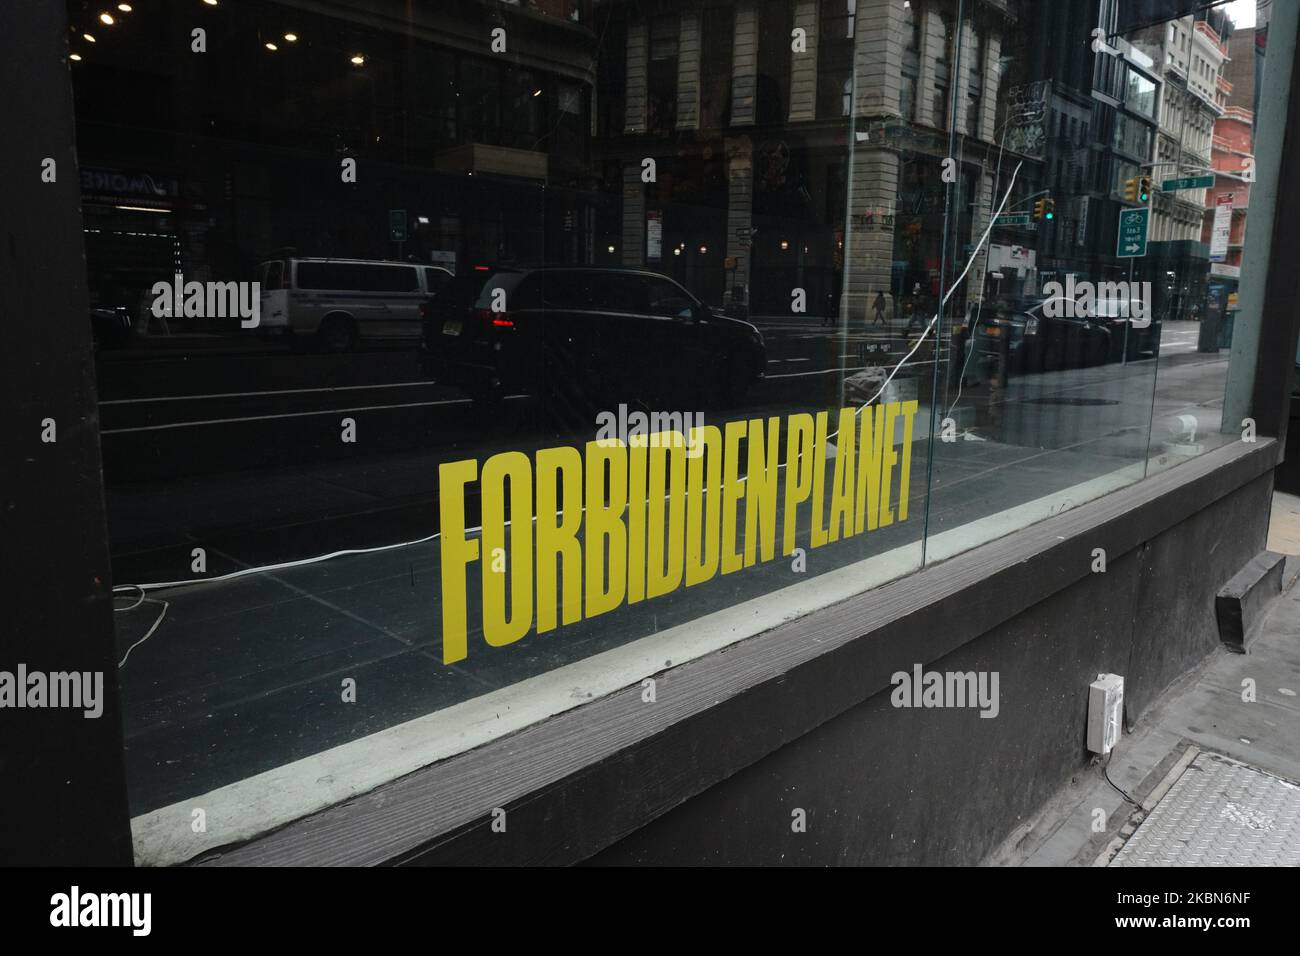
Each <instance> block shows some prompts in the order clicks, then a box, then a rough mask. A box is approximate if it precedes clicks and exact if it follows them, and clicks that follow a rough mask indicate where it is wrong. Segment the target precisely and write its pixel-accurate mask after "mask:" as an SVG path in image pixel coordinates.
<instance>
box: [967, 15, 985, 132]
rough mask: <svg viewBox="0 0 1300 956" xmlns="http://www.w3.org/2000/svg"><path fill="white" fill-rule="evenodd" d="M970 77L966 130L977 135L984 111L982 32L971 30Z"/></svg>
mask: <svg viewBox="0 0 1300 956" xmlns="http://www.w3.org/2000/svg"><path fill="white" fill-rule="evenodd" d="M970 57H971V62H970V79H969V80H968V81H967V85H966V132H967V134H968V135H970V136H979V133H980V122H981V120H982V116H981V114H982V113H983V112H984V67H985V64H984V34H983V33H981V32H980V31H978V30H972V31H971V44H970Z"/></svg>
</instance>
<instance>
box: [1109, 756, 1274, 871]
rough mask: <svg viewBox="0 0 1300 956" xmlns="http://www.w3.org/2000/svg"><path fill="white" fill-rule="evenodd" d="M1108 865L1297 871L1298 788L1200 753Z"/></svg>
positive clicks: (1243, 766) (1231, 762) (1221, 758)
mask: <svg viewBox="0 0 1300 956" xmlns="http://www.w3.org/2000/svg"><path fill="white" fill-rule="evenodd" d="M1110 865H1111V866H1300V787H1297V786H1296V785H1295V784H1293V783H1288V782H1287V781H1285V780H1282V779H1280V778H1278V777H1273V776H1270V775H1269V774H1266V773H1262V772H1260V771H1258V770H1255V769H1254V768H1252V767H1248V766H1246V765H1245V764H1240V763H1237V762H1236V761H1233V760H1228V759H1226V758H1224V757H1220V756H1219V755H1218V754H1210V753H1201V754H1198V755H1197V757H1196V759H1195V760H1193V761H1192V762H1191V763H1190V764H1188V766H1187V769H1186V770H1184V771H1183V773H1182V776H1180V777H1179V778H1178V779H1177V780H1176V781H1175V782H1174V785H1173V786H1172V787H1170V788H1169V792H1168V793H1166V794H1165V795H1164V797H1163V798H1162V799H1161V800H1160V802H1159V803H1157V804H1156V806H1155V808H1154V809H1153V810H1152V811H1151V813H1150V815H1149V816H1148V817H1147V818H1146V819H1145V820H1143V821H1142V823H1141V824H1140V825H1139V826H1138V828H1137V830H1136V831H1135V832H1134V834H1133V836H1132V837H1130V838H1129V841H1128V842H1127V843H1126V844H1124V846H1123V848H1122V849H1121V850H1120V851H1119V853H1117V854H1116V855H1115V858H1114V859H1113V860H1112V861H1111V862H1110Z"/></svg>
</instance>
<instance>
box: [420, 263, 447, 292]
mask: <svg viewBox="0 0 1300 956" xmlns="http://www.w3.org/2000/svg"><path fill="white" fill-rule="evenodd" d="M450 281H451V273H449V272H444V271H443V270H442V269H435V268H433V267H432V266H426V267H425V269H424V285H425V288H426V289H428V291H429V294H430V295H437V294H438V293H439V292H441V291H442V290H443V289H444V288H446V286H447V283H448V282H450Z"/></svg>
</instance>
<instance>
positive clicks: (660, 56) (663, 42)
mask: <svg viewBox="0 0 1300 956" xmlns="http://www.w3.org/2000/svg"><path fill="white" fill-rule="evenodd" d="M680 30H681V20H680V18H678V17H677V16H676V15H664V16H657V17H653V18H651V20H650V63H649V67H648V76H647V80H646V87H647V97H646V124H647V126H648V128H649V129H651V130H654V131H657V132H666V131H668V130H671V129H672V128H673V127H674V126H676V125H677V43H678V34H679V32H680Z"/></svg>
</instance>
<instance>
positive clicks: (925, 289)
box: [609, 0, 1015, 325]
mask: <svg viewBox="0 0 1300 956" xmlns="http://www.w3.org/2000/svg"><path fill="white" fill-rule="evenodd" d="M620 6H625V8H626V9H627V15H628V18H629V19H628V28H627V51H628V54H627V74H626V83H627V92H626V103H627V106H626V111H625V116H624V132H625V133H627V134H628V137H629V138H628V139H626V140H625V141H624V142H622V143H617V144H612V145H610V146H609V154H610V155H611V157H613V156H617V159H618V161H619V162H620V163H621V164H622V168H623V175H624V183H625V187H626V188H625V191H624V208H623V228H622V232H621V235H620V243H621V247H622V248H621V256H620V259H619V261H621V262H622V263H623V264H626V265H648V266H650V267H652V268H657V269H660V270H661V271H664V272H667V273H668V274H670V275H673V276H675V277H677V278H679V279H681V280H682V281H683V282H684V283H685V284H687V285H688V286H690V287H691V288H693V289H694V290H695V291H696V292H697V293H699V294H701V295H703V296H704V297H705V298H708V299H710V300H713V301H719V300H721V301H725V302H728V303H731V304H734V305H736V306H738V307H741V306H743V307H745V308H747V309H748V310H749V311H750V312H751V313H752V314H777V315H781V314H785V315H788V314H790V311H791V290H792V289H795V288H802V289H804V290H806V292H807V297H808V302H809V311H813V310H814V309H822V310H826V309H828V310H831V311H835V310H836V302H837V301H839V303H840V308H841V309H842V310H843V311H842V312H841V314H842V315H844V316H846V317H847V319H848V321H849V322H850V324H851V325H856V324H857V323H864V324H865V323H866V322H867V321H868V316H869V309H870V308H871V306H872V304H873V303H874V302H875V300H876V298H877V296H878V295H879V294H881V293H884V294H885V295H886V296H887V310H888V314H889V315H890V316H891V317H892V318H898V317H900V316H902V315H903V314H904V311H905V305H906V307H907V308H913V307H915V309H916V311H917V315H918V317H919V315H920V314H921V312H922V311H923V310H925V309H928V308H930V306H931V305H933V304H934V303H935V302H937V297H938V295H939V288H940V273H941V269H942V262H943V257H944V254H945V249H946V251H947V254H948V256H949V258H950V259H951V257H952V256H954V255H955V256H958V257H960V256H961V254H962V252H963V250H968V249H969V248H971V245H972V243H973V242H974V240H975V238H977V235H978V234H977V232H976V231H975V230H976V228H977V227H978V228H979V229H982V228H983V226H984V224H986V222H987V204H988V201H989V198H990V195H991V190H992V185H993V179H994V176H995V172H994V169H995V166H996V156H995V145H994V144H995V142H996V136H995V128H996V124H997V104H998V100H999V93H1000V90H1001V85H1002V80H1001V73H1002V66H1003V64H1002V62H1001V60H1000V56H1001V54H1000V51H1001V49H1002V46H1003V43H1004V38H1005V36H1006V35H1007V33H1008V31H1009V30H1010V29H1011V27H1012V25H1013V24H1014V22H1015V20H1014V17H1013V16H1012V15H1011V13H1010V6H1009V4H1007V3H1004V2H980V3H975V4H968V5H966V10H967V14H968V15H967V16H966V18H965V19H964V21H963V23H962V24H961V28H960V30H958V28H957V22H956V21H957V16H956V15H957V10H958V5H957V4H956V3H955V2H921V0H913V2H906V3H905V2H901V0H822V2H820V3H818V2H816V0H798V2H793V3H791V2H775V0H739V2H734V3H729V4H716V5H709V6H706V7H704V8H703V9H700V8H698V7H697V6H696V5H694V4H685V3H683V4H680V5H678V6H677V9H676V11H675V12H673V13H671V14H669V13H664V14H660V15H656V16H654V17H643V16H641V15H640V14H638V13H636V12H635V5H620ZM666 21H668V22H666ZM673 24H675V26H676V31H675V37H676V39H675V41H674V39H673V37H674V31H673V30H672V29H671V26H672V25H673ZM664 62H671V63H673V64H675V66H676V71H675V73H674V72H673V71H672V70H670V69H667V68H666V67H664V66H663V65H662V64H663V63H664ZM667 100H672V101H673V102H672V103H671V104H670V105H664V104H665V102H666V101H667ZM667 115H671V116H672V117H673V123H672V129H671V130H669V129H667V128H666V123H665V122H664V120H663V119H662V117H664V116H667ZM954 143H957V144H958V148H956V149H954V148H953V144H954ZM949 156H953V157H954V159H955V161H956V162H955V164H954V167H953V171H954V174H955V177H956V182H957V191H958V193H959V196H960V198H959V199H958V201H956V202H954V203H953V205H952V207H951V208H949V207H948V206H947V205H946V202H947V199H948V192H949V190H948V183H947V182H945V181H944V179H943V176H942V174H943V160H944V159H945V158H947V157H949ZM647 157H649V158H654V159H655V161H656V166H657V179H656V181H655V182H653V183H648V184H646V183H643V181H642V165H641V164H642V160H643V159H644V158H647ZM973 201H976V202H977V206H976V207H975V208H974V215H972V202H973ZM946 216H947V217H949V218H947V219H946V218H945V217H946ZM649 222H654V223H656V225H655V227H654V228H655V229H656V232H657V231H658V230H659V228H660V225H659V224H660V223H661V224H662V226H661V228H662V247H661V248H658V249H650V248H648V247H647V246H646V244H645V243H646V238H645V237H646V235H647V231H646V224H647V223H649ZM945 222H950V223H952V225H953V228H952V229H951V231H949V230H947V229H946V228H945ZM846 227H847V232H846ZM980 269H982V266H981V267H980ZM951 271H952V270H951V269H949V273H950V276H949V278H951ZM974 279H975V282H974V286H975V287H976V288H978V286H979V283H980V281H981V280H980V273H979V272H978V271H977V272H976V274H975V276H974ZM841 293H842V298H841Z"/></svg>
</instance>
